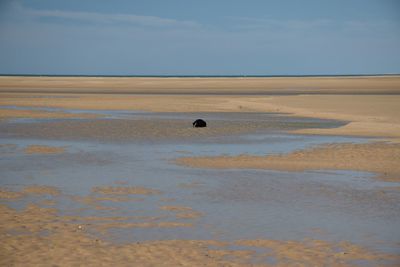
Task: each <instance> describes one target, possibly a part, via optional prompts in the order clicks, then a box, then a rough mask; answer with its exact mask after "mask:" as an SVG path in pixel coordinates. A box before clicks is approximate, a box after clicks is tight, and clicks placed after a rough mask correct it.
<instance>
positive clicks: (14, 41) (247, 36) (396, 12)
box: [0, 0, 400, 76]
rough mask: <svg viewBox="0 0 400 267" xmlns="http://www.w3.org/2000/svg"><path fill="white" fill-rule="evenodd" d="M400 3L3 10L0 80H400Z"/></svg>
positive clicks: (13, 5)
mask: <svg viewBox="0 0 400 267" xmlns="http://www.w3.org/2000/svg"><path fill="white" fill-rule="evenodd" d="M399 47H400V2H398V1H395V0H364V1H362V0H352V1H345V0H339V1H334V2H333V1H317V0H309V1H301V2H300V1H295V0H285V1H261V0H257V1H256V0H253V1H235V0H232V1H228V0H221V1H206V0H205V1H181V0H172V1H155V0H149V1H128V0H120V1H113V2H110V1H105V0H86V1H78V0H70V1H61V0H43V1H35V0H2V1H1V2H0V58H1V60H0V73H1V74H3V75H7V74H9V75H70V76H71V75H77V76H79V75H86V76H304V75H306V76H307V75H308V76H312V75H316V76H318V75H376V74H378V75H380V74H399V73H400V52H399Z"/></svg>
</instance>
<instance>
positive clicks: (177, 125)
mask: <svg viewBox="0 0 400 267" xmlns="http://www.w3.org/2000/svg"><path fill="white" fill-rule="evenodd" d="M399 103H400V77H398V76H376V77H373V76H366V77H364V76H361V77H283V78H281V77H273V78H118V77H115V78H110V77H101V78H93V77H5V76H3V77H0V140H1V144H0V152H1V154H2V156H1V157H2V163H1V165H0V169H1V172H2V176H3V178H2V180H1V184H0V187H1V188H0V218H1V225H0V234H1V236H2V244H1V246H0V264H1V265H4V266H19V265H25V264H28V265H36V264H37V265H46V266H47V265H49V266H50V265H54V264H59V265H62V266H67V265H68V266H69V265H75V264H78V263H81V262H82V261H84V262H85V265H88V266H92V265H93V266H94V265H104V266H105V265H109V264H116V265H118V266H125V265H126V266H132V264H134V265H137V266H155V265H160V264H162V265H164V266H179V265H181V266H204V265H206V266H310V265H314V266H326V265H332V266H337V265H338V266H339V265H340V266H354V265H356V266H360V265H364V263H365V264H370V265H372V266H378V265H379V266H396V265H397V264H398V263H399V262H400V258H399V255H400V249H399V240H400V239H399V238H400V236H399V235H398V234H397V233H396V232H395V230H394V229H395V228H396V225H398V224H397V223H398V222H400V217H399V215H398V214H399V205H398V203H399V202H398V201H399V200H400V194H399V192H400V191H399V190H398V188H399V182H400V169H399V166H400V146H399V144H398V142H399V141H400V105H399ZM198 117H202V118H205V119H206V120H207V122H208V127H207V128H204V129H195V128H192V125H191V123H192V121H193V119H196V118H198ZM294 221H296V222H298V223H297V224H296V223H294ZM363 223H364V224H365V225H364V226H362V224H363ZM315 229H317V230H315ZM72 252H73V253H72Z"/></svg>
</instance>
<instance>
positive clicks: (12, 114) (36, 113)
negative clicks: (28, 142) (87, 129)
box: [0, 101, 101, 121]
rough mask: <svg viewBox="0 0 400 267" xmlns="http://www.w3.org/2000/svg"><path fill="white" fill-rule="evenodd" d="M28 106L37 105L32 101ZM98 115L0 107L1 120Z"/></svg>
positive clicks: (82, 117)
mask: <svg viewBox="0 0 400 267" xmlns="http://www.w3.org/2000/svg"><path fill="white" fill-rule="evenodd" d="M0 102H1V101H0ZM27 106H35V105H33V104H32V102H31V104H29V105H27ZM98 117H101V116H100V115H96V114H87V113H80V114H79V113H76V114H71V113H66V112H61V111H53V112H50V111H41V110H17V109H6V108H0V121H1V120H9V119H72V118H81V119H94V118H98Z"/></svg>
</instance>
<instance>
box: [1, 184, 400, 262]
mask: <svg viewBox="0 0 400 267" xmlns="http://www.w3.org/2000/svg"><path fill="white" fill-rule="evenodd" d="M16 193H17V192H16ZM43 193H45V192H43ZM167 209H168V210H169V209H170V208H167ZM173 210H176V209H173ZM179 210H182V208H181V207H180V208H179ZM185 210H187V209H185ZM0 212H1V218H2V220H1V221H0V231H1V233H0V234H1V237H2V242H1V245H0V255H1V257H0V264H1V265H3V266H10V265H12V266H15V265H17V266H18V265H27V264H28V265H46V266H47V265H48V266H52V265H63V266H66V265H75V264H82V263H85V265H87V266H99V265H104V266H105V265H110V264H113V265H118V266H132V264H135V265H138V266H153V265H160V264H161V265H163V266H179V265H190V266H204V265H207V266H250V265H252V266H275V265H278V266H299V265H302V266H310V265H314V266H325V265H334V266H338V265H340V266H352V265H358V264H359V263H360V264H363V263H368V264H373V265H381V264H385V266H390V265H386V264H395V263H396V262H397V261H399V260H400V257H399V256H396V255H393V254H388V253H382V252H376V251H373V250H370V249H368V248H365V247H362V246H358V245H355V244H352V243H351V242H327V241H324V240H318V239H305V240H300V241H297V240H266V239H255V240H238V241H235V242H221V241H215V240H163V241H145V242H134V243H129V244H115V243H110V242H107V241H104V240H102V239H100V238H96V237H95V236H94V235H93V229H94V228H96V230H98V231H101V230H104V229H107V228H109V227H128V228H135V227H139V228H141V227H156V228H157V227H185V225H184V224H179V223H175V224H174V223H171V222H169V223H168V222H166V223H157V222H156V223H150V222H146V223H136V224H132V223H131V224H126V223H123V222H120V221H121V220H124V219H126V218H124V217H97V218H96V217H78V218H74V217H71V216H62V215H59V214H58V211H57V210H56V209H54V208H43V207H39V206H36V205H32V204H30V205H28V206H26V208H25V209H23V210H20V211H17V210H14V209H11V208H8V207H6V206H5V205H0ZM393 266H394V265H393Z"/></svg>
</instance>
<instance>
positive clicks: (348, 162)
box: [177, 143, 400, 182]
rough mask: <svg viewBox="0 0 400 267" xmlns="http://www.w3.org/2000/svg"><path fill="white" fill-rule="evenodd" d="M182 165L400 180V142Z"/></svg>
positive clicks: (195, 160)
mask: <svg viewBox="0 0 400 267" xmlns="http://www.w3.org/2000/svg"><path fill="white" fill-rule="evenodd" d="M177 163H178V164H182V165H186V166H191V167H197V168H218V169H269V170H285V171H293V172H299V171H305V170H324V169H325V170H355V171H369V172H374V173H377V174H378V175H377V176H376V177H377V178H379V179H382V180H386V181H396V182H400V164H399V163H400V144H390V143H370V144H339V145H324V146H320V147H316V148H312V149H308V150H299V151H294V152H291V153H289V154H283V155H272V156H264V157H263V156H252V155H241V156H236V157H232V156H231V157H226V156H225V157H224V156H220V157H186V158H180V159H178V160H177Z"/></svg>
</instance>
